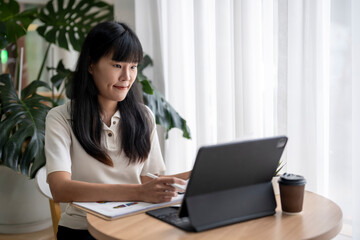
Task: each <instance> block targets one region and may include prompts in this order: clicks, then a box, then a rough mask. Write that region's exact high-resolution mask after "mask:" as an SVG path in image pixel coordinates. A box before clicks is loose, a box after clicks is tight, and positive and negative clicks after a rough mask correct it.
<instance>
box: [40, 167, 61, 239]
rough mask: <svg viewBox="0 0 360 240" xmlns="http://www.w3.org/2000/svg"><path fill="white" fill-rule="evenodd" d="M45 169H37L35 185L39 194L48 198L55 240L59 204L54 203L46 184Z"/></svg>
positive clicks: (59, 213) (59, 212) (59, 211)
mask: <svg viewBox="0 0 360 240" xmlns="http://www.w3.org/2000/svg"><path fill="white" fill-rule="evenodd" d="M46 177H47V175H46V169H45V167H42V168H40V169H39V171H38V172H37V173H36V177H35V178H36V183H37V185H38V187H39V190H40V192H41V193H42V194H43V195H44V196H45V197H47V198H49V205H50V211H51V218H52V224H53V230H54V237H55V240H56V234H57V230H58V223H59V220H60V215H61V209H60V204H59V203H57V202H54V200H53V197H52V194H51V191H50V187H49V184H48V183H47V182H46Z"/></svg>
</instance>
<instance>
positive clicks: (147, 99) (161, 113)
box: [136, 55, 191, 139]
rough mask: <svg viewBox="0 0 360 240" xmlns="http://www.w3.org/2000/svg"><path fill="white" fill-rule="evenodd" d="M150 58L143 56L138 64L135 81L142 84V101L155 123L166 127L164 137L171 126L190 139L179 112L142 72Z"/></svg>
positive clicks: (149, 64)
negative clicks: (152, 114)
mask: <svg viewBox="0 0 360 240" xmlns="http://www.w3.org/2000/svg"><path fill="white" fill-rule="evenodd" d="M152 64H153V63H152V60H151V58H150V57H149V56H148V55H145V56H144V59H143V61H142V62H141V64H139V66H138V75H137V77H136V81H137V82H138V83H140V84H141V85H142V95H143V100H144V103H145V104H146V105H147V106H148V107H149V108H150V109H151V111H152V112H153V113H154V115H155V120H156V124H159V125H161V126H163V127H165V129H166V138H167V137H168V132H169V131H170V130H171V129H172V128H178V129H180V130H182V132H183V137H184V138H187V139H191V134H190V128H189V126H188V125H187V124H186V120H185V119H183V118H182V117H181V116H180V114H179V113H178V112H177V111H175V109H174V108H173V107H172V106H171V105H170V104H169V103H168V102H167V101H166V100H165V98H164V96H163V95H162V94H161V93H160V92H159V91H158V90H157V89H156V88H155V87H154V86H153V85H152V83H151V81H149V80H148V79H147V77H146V76H145V75H144V74H143V70H144V69H145V68H146V67H148V66H152Z"/></svg>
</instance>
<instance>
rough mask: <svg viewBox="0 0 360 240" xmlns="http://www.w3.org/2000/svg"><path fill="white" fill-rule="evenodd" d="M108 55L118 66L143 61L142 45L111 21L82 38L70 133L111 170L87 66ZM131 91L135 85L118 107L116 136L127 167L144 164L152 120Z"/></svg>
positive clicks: (74, 79)
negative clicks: (127, 161) (118, 118)
mask: <svg viewBox="0 0 360 240" xmlns="http://www.w3.org/2000/svg"><path fill="white" fill-rule="evenodd" d="M109 54H112V59H113V60H115V61H117V62H136V63H140V62H141V61H142V59H143V50H142V47H141V43H140V41H139V39H138V38H137V36H136V34H135V33H134V32H133V31H132V30H131V29H130V28H129V27H128V26H126V25H125V24H123V23H119V22H113V21H111V22H103V23H100V24H98V25H97V26H95V27H94V28H93V29H92V30H91V31H90V32H89V33H88V35H87V37H86V38H85V40H84V43H83V46H82V49H81V53H80V56H79V59H78V62H77V67H76V70H75V73H74V78H73V81H72V87H71V111H70V112H71V117H72V129H73V132H74V134H75V136H76V138H77V139H78V141H79V142H80V144H81V146H82V147H83V148H84V149H85V151H86V152H87V153H88V154H89V155H91V156H92V157H93V158H95V159H97V160H98V161H100V162H102V163H104V164H106V165H109V166H113V161H112V160H111V158H110V156H109V155H108V154H107V153H106V151H105V150H104V149H103V148H102V147H101V134H102V122H101V118H100V107H99V103H98V90H97V88H96V86H95V83H94V79H93V77H92V75H91V74H90V73H89V71H88V69H89V66H90V64H95V63H97V62H98V61H99V60H100V58H101V57H103V56H107V55H109ZM134 87H136V83H134V84H133V86H132V87H131V88H130V90H129V92H128V94H127V96H126V98H125V99H124V100H123V101H121V102H118V104H117V108H118V110H119V111H120V115H121V117H120V119H121V120H120V122H121V127H120V128H119V134H120V135H119V136H121V145H122V150H123V151H124V152H125V154H126V156H127V157H128V158H129V164H130V163H138V162H139V163H140V162H143V161H145V160H146V159H147V157H148V155H149V152H150V147H151V143H150V135H151V130H152V129H151V125H152V124H151V120H150V119H151V118H150V115H149V112H148V110H147V109H146V107H145V106H144V105H143V104H142V103H141V100H140V99H139V96H138V94H137V92H136V91H137V90H136V89H134Z"/></svg>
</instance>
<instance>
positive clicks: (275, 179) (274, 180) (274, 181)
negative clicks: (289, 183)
mask: <svg viewBox="0 0 360 240" xmlns="http://www.w3.org/2000/svg"><path fill="white" fill-rule="evenodd" d="M279 178H280V176H275V177H273V178H272V181H271V182H272V185H273V188H274V193H275V195H276V194H279V193H280V190H279V183H278V181H279Z"/></svg>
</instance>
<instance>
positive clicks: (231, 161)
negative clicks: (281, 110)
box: [147, 136, 287, 232]
mask: <svg viewBox="0 0 360 240" xmlns="http://www.w3.org/2000/svg"><path fill="white" fill-rule="evenodd" d="M286 143H287V137H285V136H278V137H272V138H262V139H254V140H248V141H238V142H231V143H225V144H218V145H213V146H205V147H201V148H200V149H199V151H198V153H197V156H196V160H195V164H194V168H193V170H192V173H191V177H190V180H189V182H188V185H187V189H186V192H185V195H184V198H183V200H182V203H181V207H180V209H178V208H175V207H166V208H160V209H157V210H152V211H148V212H147V214H148V215H150V216H152V217H155V218H157V219H159V220H161V221H164V222H167V223H169V224H172V225H174V226H176V227H178V228H180V229H183V230H185V231H196V232H200V231H204V230H208V229H212V228H216V227H221V226H224V225H228V224H232V223H237V222H241V221H246V220H250V219H254V218H259V217H264V216H268V215H272V214H274V213H275V209H276V200H275V195H274V191H273V187H272V183H271V180H272V177H273V175H274V173H275V171H276V169H277V166H278V163H279V160H280V158H281V156H282V153H283V151H284V148H285V145H286Z"/></svg>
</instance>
